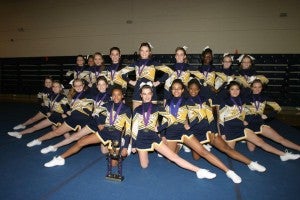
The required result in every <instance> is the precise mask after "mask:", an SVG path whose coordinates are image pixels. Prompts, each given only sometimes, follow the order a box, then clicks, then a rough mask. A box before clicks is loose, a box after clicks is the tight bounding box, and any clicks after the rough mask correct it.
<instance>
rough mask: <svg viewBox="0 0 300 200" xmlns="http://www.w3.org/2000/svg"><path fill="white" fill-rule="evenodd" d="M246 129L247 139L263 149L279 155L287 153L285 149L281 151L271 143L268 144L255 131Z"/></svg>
mask: <svg viewBox="0 0 300 200" xmlns="http://www.w3.org/2000/svg"><path fill="white" fill-rule="evenodd" d="M245 131H246V140H247V141H249V142H251V143H253V144H255V145H256V146H259V147H260V148H262V149H263V150H265V151H267V152H270V153H273V154H276V155H279V156H283V155H284V154H285V153H284V152H283V151H280V150H278V149H276V148H274V147H272V146H271V145H269V144H267V143H266V142H264V141H263V140H262V139H261V138H260V137H258V136H257V135H256V134H255V133H254V132H253V131H251V130H249V129H248V130H245Z"/></svg>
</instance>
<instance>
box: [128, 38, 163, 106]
mask: <svg viewBox="0 0 300 200" xmlns="http://www.w3.org/2000/svg"><path fill="white" fill-rule="evenodd" d="M139 54H140V59H139V60H138V61H136V62H134V63H133V64H132V65H131V66H129V67H126V68H125V70H127V71H126V73H125V74H124V75H123V79H124V80H126V81H127V82H128V83H129V84H130V85H132V86H134V91H133V99H132V102H133V109H135V108H136V107H137V106H139V105H141V103H142V101H141V97H140V94H139V87H140V84H141V83H147V82H149V81H150V82H151V83H153V86H154V88H153V98H152V101H153V103H157V94H156V87H157V86H158V85H159V84H160V83H162V82H164V81H165V80H166V79H167V78H168V76H167V75H166V74H164V75H163V76H162V77H161V78H160V79H159V80H158V81H154V78H155V71H156V68H157V67H158V66H159V65H160V64H159V63H157V62H155V61H153V60H152V59H151V46H150V44H149V43H147V42H144V43H142V44H141V46H140V48H139ZM133 70H135V75H136V80H131V79H129V78H128V72H129V71H133Z"/></svg>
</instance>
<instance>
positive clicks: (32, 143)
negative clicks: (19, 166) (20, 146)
mask: <svg viewBox="0 0 300 200" xmlns="http://www.w3.org/2000/svg"><path fill="white" fill-rule="evenodd" d="M40 144H42V142H41V141H39V140H38V139H35V140H32V141H31V142H28V143H27V146H28V147H33V146H36V145H40Z"/></svg>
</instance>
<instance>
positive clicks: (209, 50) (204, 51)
mask: <svg viewBox="0 0 300 200" xmlns="http://www.w3.org/2000/svg"><path fill="white" fill-rule="evenodd" d="M206 54H211V56H212V57H213V52H212V50H211V48H206V49H204V50H203V51H202V54H201V62H202V64H203V62H204V57H205V55H206ZM212 62H213V58H212V59H211V62H210V64H211V65H212Z"/></svg>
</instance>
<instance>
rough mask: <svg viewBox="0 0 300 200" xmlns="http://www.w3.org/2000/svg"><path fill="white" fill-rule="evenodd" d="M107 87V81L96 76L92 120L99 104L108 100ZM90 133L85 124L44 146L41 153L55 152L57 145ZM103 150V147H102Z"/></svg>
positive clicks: (102, 77) (63, 144) (96, 113)
mask: <svg viewBox="0 0 300 200" xmlns="http://www.w3.org/2000/svg"><path fill="white" fill-rule="evenodd" d="M107 87H108V82H107V80H106V78H105V77H104V76H99V77H98V78H97V89H98V93H97V94H96V95H93V100H94V111H93V114H92V116H93V117H94V119H93V120H96V119H95V118H96V116H97V115H98V113H99V110H100V109H101V106H102V105H103V104H104V103H107V102H108V101H109V100H110V95H109V94H108V93H107V91H106V90H107ZM90 133H92V131H91V129H90V128H89V125H86V126H85V127H83V128H82V129H80V130H79V131H77V132H76V133H73V134H72V135H71V136H70V137H68V138H65V139H64V140H63V141H61V142H59V143H57V144H55V145H50V146H48V147H45V148H43V149H42V150H41V153H43V154H46V153H49V152H55V151H57V149H58V148H59V147H62V146H65V145H67V144H70V143H71V142H73V141H76V140H79V139H80V138H82V137H83V136H85V135H88V134H90ZM103 151H104V149H103Z"/></svg>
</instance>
